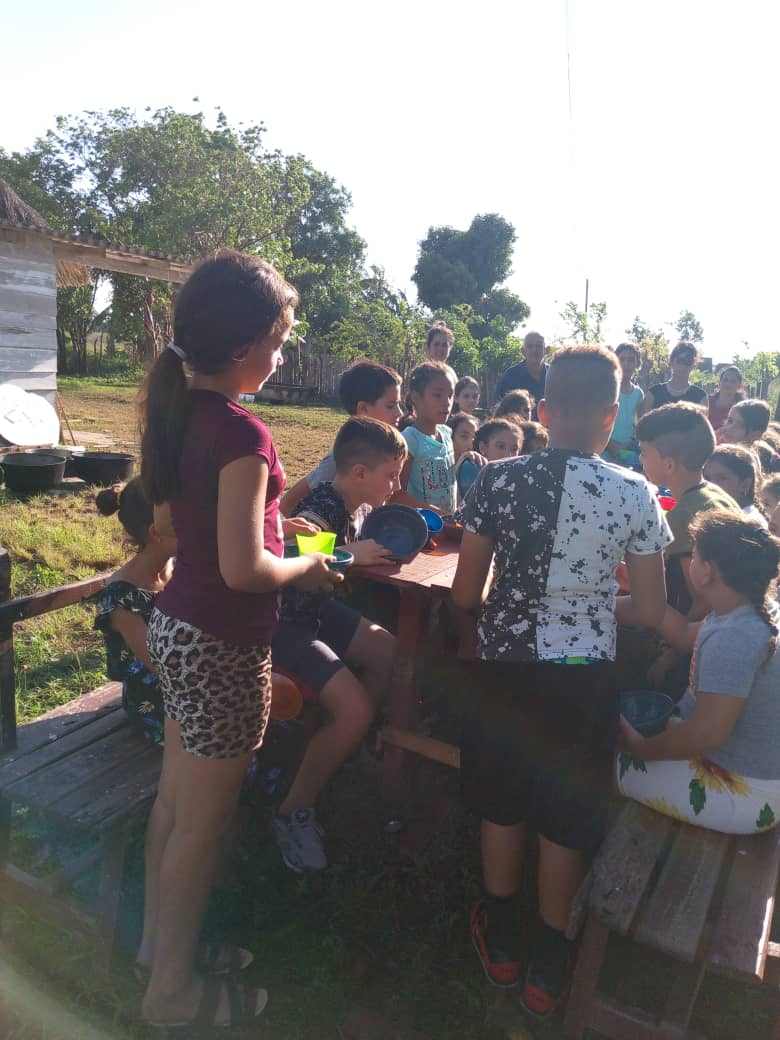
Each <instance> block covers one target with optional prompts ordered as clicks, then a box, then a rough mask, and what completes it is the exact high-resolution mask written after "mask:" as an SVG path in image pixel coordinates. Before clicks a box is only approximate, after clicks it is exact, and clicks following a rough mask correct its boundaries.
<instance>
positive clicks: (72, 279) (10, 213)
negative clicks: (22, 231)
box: [0, 177, 89, 289]
mask: <svg viewBox="0 0 780 1040" xmlns="http://www.w3.org/2000/svg"><path fill="white" fill-rule="evenodd" d="M0 225H3V226H4V227H8V228H28V229H30V230H31V231H40V232H42V233H43V234H46V235H53V234H54V231H53V229H52V228H51V227H50V226H49V225H48V224H47V223H46V221H45V220H44V219H43V217H42V216H41V215H40V213H39V212H38V211H37V210H35V209H33V208H32V206H30V205H28V204H27V203H26V202H25V201H24V199H22V198H20V197H19V196H18V195H17V194H16V192H15V191H14V189H13V188H12V187H11V185H10V184H9V183H8V181H4V180H3V178H2V177H0ZM88 282H89V268H88V267H84V266H83V265H82V264H74V263H73V262H72V261H71V260H57V288H58V289H65V288H69V287H71V286H75V285H87V284H88Z"/></svg>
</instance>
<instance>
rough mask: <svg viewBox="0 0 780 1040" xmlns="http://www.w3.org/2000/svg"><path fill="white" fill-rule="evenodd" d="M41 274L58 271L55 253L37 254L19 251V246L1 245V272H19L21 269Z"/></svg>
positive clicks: (35, 252) (30, 251)
mask: <svg viewBox="0 0 780 1040" xmlns="http://www.w3.org/2000/svg"><path fill="white" fill-rule="evenodd" d="M22 267H23V268H24V269H25V270H28V271H38V272H39V273H50V272H51V271H56V269H57V268H56V265H55V263H54V254H53V252H49V253H45V252H37V251H34V250H30V249H21V250H20V249H19V247H18V246H8V248H6V247H5V245H2V244H0V271H18V270H19V269H20V268H22Z"/></svg>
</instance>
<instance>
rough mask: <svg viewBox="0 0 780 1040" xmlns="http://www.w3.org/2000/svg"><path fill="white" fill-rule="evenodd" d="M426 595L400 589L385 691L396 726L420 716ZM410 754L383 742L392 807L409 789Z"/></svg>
mask: <svg viewBox="0 0 780 1040" xmlns="http://www.w3.org/2000/svg"><path fill="white" fill-rule="evenodd" d="M427 607H428V598H427V597H426V596H425V595H424V594H423V593H421V592H420V591H418V590H417V589H401V592H400V600H399V604H398V630H397V637H396V638H397V646H396V656H395V663H394V665H393V674H392V677H391V680H390V690H389V695H388V712H387V716H388V722H389V723H390V725H391V726H394V727H396V728H397V729H414V728H415V726H416V725H417V722H418V720H419V714H420V713H419V704H418V700H417V689H416V685H415V668H416V658H417V651H418V648H419V643H420V637H421V635H422V631H423V625H424V621H425V613H426V608H427ZM410 771H411V756H410V755H409V753H408V752H405V751H403V750H402V749H401V748H398V747H392V746H390V745H389V744H385V746H384V751H383V759H382V796H383V798H384V799H385V800H386V801H387V802H389V803H390V804H391V805H392V806H393V808H396V807H400V806H401V805H402V804H403V802H404V801H405V799H406V797H407V796H408V793H409V781H410Z"/></svg>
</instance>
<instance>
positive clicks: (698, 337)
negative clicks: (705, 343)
mask: <svg viewBox="0 0 780 1040" xmlns="http://www.w3.org/2000/svg"><path fill="white" fill-rule="evenodd" d="M674 327H675V329H676V330H677V335H678V336H679V338H680V339H684V340H686V341H687V342H688V343H701V341H702V340H703V339H704V330H703V329H702V327H701V324H700V323H699V322H698V321H697V320H696V317H695V315H694V314H693V312H692V311H680V317H679V318H678V319H677V321H676V322H675V323H674Z"/></svg>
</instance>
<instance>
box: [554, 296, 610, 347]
mask: <svg viewBox="0 0 780 1040" xmlns="http://www.w3.org/2000/svg"><path fill="white" fill-rule="evenodd" d="M561 317H562V318H563V320H564V321H565V322H566V323H567V325H568V326H569V330H570V335H571V338H572V339H575V340H577V339H578V340H581V341H582V342H583V343H599V342H601V328H602V326H603V324H604V321H605V319H606V317H607V305H606V303H604V302H603V301H602V302H600V303H591V304H590V306H589V307H588V309H587V311H581V310H580V309H579V307H578V306H577V304H576V303H575V302H574V300H569V302H568V303H567V304H566V306H565V307H564V308H563V310H562V311H561Z"/></svg>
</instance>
